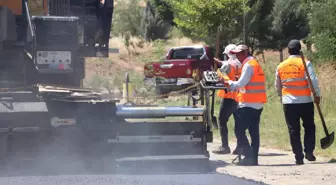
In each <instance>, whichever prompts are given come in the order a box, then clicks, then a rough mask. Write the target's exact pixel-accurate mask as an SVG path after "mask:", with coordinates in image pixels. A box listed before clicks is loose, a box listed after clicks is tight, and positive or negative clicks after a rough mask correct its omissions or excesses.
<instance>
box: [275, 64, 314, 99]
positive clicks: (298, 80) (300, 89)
mask: <svg viewBox="0 0 336 185" xmlns="http://www.w3.org/2000/svg"><path fill="white" fill-rule="evenodd" d="M306 61H307V60H306ZM278 75H279V77H280V80H281V84H282V95H293V96H311V91H310V88H309V84H308V81H307V79H306V77H305V68H304V66H303V63H302V60H301V58H300V57H291V58H288V59H287V60H285V61H283V62H282V63H280V64H279V66H278Z"/></svg>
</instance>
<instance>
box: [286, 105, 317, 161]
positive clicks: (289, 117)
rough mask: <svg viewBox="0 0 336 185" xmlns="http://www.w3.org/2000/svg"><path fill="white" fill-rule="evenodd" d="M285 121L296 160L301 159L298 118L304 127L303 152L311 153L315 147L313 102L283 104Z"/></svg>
mask: <svg viewBox="0 0 336 185" xmlns="http://www.w3.org/2000/svg"><path fill="white" fill-rule="evenodd" d="M283 110H284V113H285V118H286V123H287V126H288V131H289V137H290V143H291V145H292V150H293V153H294V154H295V158H296V160H302V159H303V153H302V144H301V134H300V128H301V125H300V119H302V125H303V128H304V132H305V133H304V152H306V153H312V152H313V151H314V149H315V130H316V128H315V123H314V104H313V102H311V103H302V104H284V105H283Z"/></svg>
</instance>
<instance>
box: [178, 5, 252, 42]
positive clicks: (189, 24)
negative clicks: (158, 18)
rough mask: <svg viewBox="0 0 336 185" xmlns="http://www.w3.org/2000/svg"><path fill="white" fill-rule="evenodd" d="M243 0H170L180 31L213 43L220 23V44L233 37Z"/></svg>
mask: <svg viewBox="0 0 336 185" xmlns="http://www.w3.org/2000/svg"><path fill="white" fill-rule="evenodd" d="M243 3H244V0H207V1H204V0H171V4H172V7H173V10H174V16H175V19H174V21H175V23H176V25H177V26H178V28H179V29H181V30H182V31H183V33H184V34H185V35H186V36H188V37H190V38H192V39H195V40H199V41H205V42H207V43H208V44H210V45H214V44H215V40H216V33H217V29H218V27H219V26H220V25H222V28H223V29H222V32H221V41H222V43H221V44H222V45H223V44H227V43H229V42H230V41H231V39H232V38H236V37H237V36H238V35H239V34H240V31H241V30H238V29H237V28H238V19H239V18H241V17H242V15H243V12H244V11H243V10H244V9H247V7H246V6H245V5H244V4H243Z"/></svg>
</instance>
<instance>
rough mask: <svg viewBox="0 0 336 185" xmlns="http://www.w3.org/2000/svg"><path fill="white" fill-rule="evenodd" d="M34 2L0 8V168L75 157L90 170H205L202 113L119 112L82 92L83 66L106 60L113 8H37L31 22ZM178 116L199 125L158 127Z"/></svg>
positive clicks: (105, 4)
mask: <svg viewBox="0 0 336 185" xmlns="http://www.w3.org/2000/svg"><path fill="white" fill-rule="evenodd" d="M36 2H39V1H37V0H35V1H34V2H32V0H29V1H28V0H0V65H1V66H0V161H1V163H2V165H1V166H5V164H8V163H10V162H13V161H15V162H18V163H21V162H22V161H23V160H24V159H27V158H28V159H34V158H37V160H39V161H41V162H42V163H43V161H45V162H47V161H48V160H49V159H50V158H51V157H53V156H57V155H63V156H68V157H69V156H72V155H74V154H76V158H77V159H78V158H81V159H83V162H84V163H85V166H86V168H88V169H91V168H92V169H104V168H105V167H106V166H112V165H114V164H118V165H119V164H127V165H131V164H132V162H136V161H141V162H143V161H151V162H153V163H154V164H155V163H156V162H158V161H178V162H177V164H180V165H182V166H186V164H187V163H185V161H188V160H189V161H190V160H192V161H193V162H192V163H195V162H194V161H203V162H204V161H205V162H208V159H209V153H208V151H207V143H208V142H212V131H211V128H210V125H209V124H208V121H206V120H207V119H206V117H208V116H205V115H206V112H207V111H206V109H207V108H206V106H203V107H190V106H189V107H157V106H143V105H142V106H136V105H132V106H130V105H123V104H119V103H118V102H119V100H118V99H111V98H110V99H105V98H103V96H102V94H101V93H99V92H95V91H93V90H88V89H84V88H82V79H83V78H84V76H85V73H84V68H85V63H84V58H85V57H108V56H109V47H108V46H109V39H110V30H111V22H112V15H113V7H114V2H113V0H105V1H104V0H43V1H42V0H41V2H40V4H41V5H42V7H43V12H42V14H41V15H32V13H31V10H30V8H29V7H30V6H28V5H29V3H33V5H34V3H36ZM39 84H40V85H39ZM41 84H44V85H41ZM70 87H71V88H70ZM183 116H184V117H185V116H193V117H195V116H198V117H201V118H202V119H199V120H189V121H174V120H173V121H166V120H165V121H158V118H166V117H183ZM151 118H155V120H152V119H151ZM139 119H145V120H141V121H139ZM59 163H67V161H65V160H61V161H59ZM169 163H170V162H169ZM118 165H114V166H118ZM51 167H52V166H51ZM134 168H136V169H137V168H138V167H134ZM137 171H140V170H137Z"/></svg>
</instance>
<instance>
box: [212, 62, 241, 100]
mask: <svg viewBox="0 0 336 185" xmlns="http://www.w3.org/2000/svg"><path fill="white" fill-rule="evenodd" d="M229 66H230V72H229V74H227V77H228V79H230V80H233V81H236V80H238V78H239V76H240V73H241V68H235V67H234V65H232V64H230V63H229ZM217 96H219V97H221V98H230V99H234V100H236V97H237V92H235V91H228V92H225V91H224V90H219V91H218V93H217Z"/></svg>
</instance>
